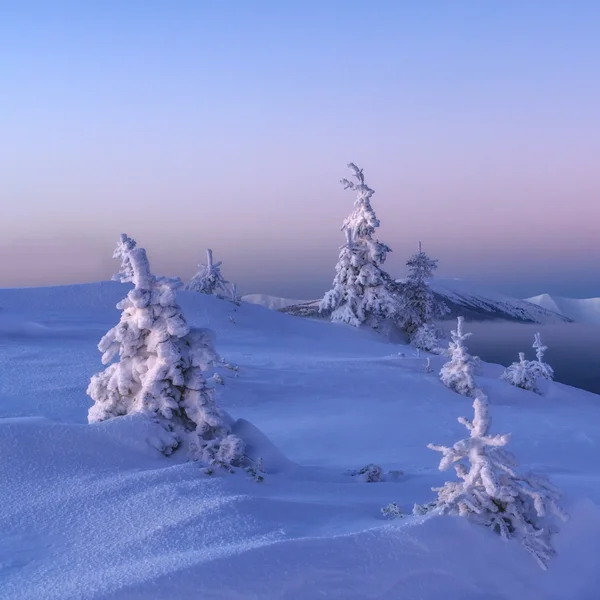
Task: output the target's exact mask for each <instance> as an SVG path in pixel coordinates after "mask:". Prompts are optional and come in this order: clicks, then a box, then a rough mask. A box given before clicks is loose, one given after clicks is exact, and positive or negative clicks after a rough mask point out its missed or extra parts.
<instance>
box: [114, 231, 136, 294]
mask: <svg viewBox="0 0 600 600" xmlns="http://www.w3.org/2000/svg"><path fill="white" fill-rule="evenodd" d="M135 246H136V242H135V240H134V239H133V238H130V237H129V236H128V235H127V234H126V233H122V234H121V239H120V240H119V243H118V244H117V247H116V248H115V251H114V252H113V258H116V259H118V260H120V261H121V270H120V271H119V272H118V273H115V274H114V275H113V276H112V280H113V281H120V282H121V283H131V282H132V281H133V267H132V266H131V261H130V260H129V253H130V252H131V251H132V250H133V249H134V248H135Z"/></svg>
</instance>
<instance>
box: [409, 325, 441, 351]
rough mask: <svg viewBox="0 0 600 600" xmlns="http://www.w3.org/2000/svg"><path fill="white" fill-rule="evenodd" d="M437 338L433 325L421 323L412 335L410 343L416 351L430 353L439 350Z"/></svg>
mask: <svg viewBox="0 0 600 600" xmlns="http://www.w3.org/2000/svg"><path fill="white" fill-rule="evenodd" d="M439 341H440V340H439V338H438V335H437V331H436V329H435V325H433V323H423V325H421V326H420V327H419V329H417V330H416V331H415V333H414V334H413V335H412V337H411V339H410V342H411V344H412V345H413V346H414V347H415V348H417V350H426V351H427V352H432V351H434V350H437V349H438V348H439Z"/></svg>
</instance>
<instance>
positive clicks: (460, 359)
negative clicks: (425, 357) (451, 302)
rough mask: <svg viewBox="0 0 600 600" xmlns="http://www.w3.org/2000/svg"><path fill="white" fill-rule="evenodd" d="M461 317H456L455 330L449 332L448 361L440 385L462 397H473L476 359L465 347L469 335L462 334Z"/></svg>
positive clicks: (441, 373) (441, 372)
mask: <svg viewBox="0 0 600 600" xmlns="http://www.w3.org/2000/svg"><path fill="white" fill-rule="evenodd" d="M463 322H464V318H463V317H458V324H457V326H456V329H455V330H453V331H452V332H451V334H450V335H451V338H452V339H451V341H450V344H449V351H450V360H449V361H448V362H447V363H446V364H445V365H444V366H443V367H442V370H441V371H440V379H441V381H442V383H443V384H444V385H445V386H447V387H449V388H450V389H451V390H454V391H455V392H457V393H459V394H462V395H463V396H474V394H475V392H476V385H475V367H476V366H477V362H478V360H479V359H478V358H477V357H474V356H471V355H470V354H469V352H468V350H467V346H466V345H465V340H466V339H467V338H468V337H469V336H470V335H471V333H464V332H463Z"/></svg>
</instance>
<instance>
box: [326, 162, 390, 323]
mask: <svg viewBox="0 0 600 600" xmlns="http://www.w3.org/2000/svg"><path fill="white" fill-rule="evenodd" d="M348 167H349V168H350V169H351V170H352V174H353V176H354V177H355V179H356V182H354V181H348V180H347V179H342V184H343V186H344V189H351V190H354V191H356V200H355V201H354V210H353V211H352V213H351V214H350V215H349V216H348V218H346V220H345V221H344V223H343V225H342V231H344V233H345V236H346V243H345V244H344V245H343V246H342V247H341V249H340V255H339V260H338V263H337V265H336V268H335V270H336V275H335V278H334V280H333V287H332V289H331V290H330V291H328V292H327V293H326V294H325V296H324V297H323V299H322V300H321V303H320V305H319V311H320V312H321V313H324V314H329V315H330V317H331V320H332V321H340V322H343V323H348V324H349V325H353V326H354V327H359V326H360V325H363V324H367V325H370V326H372V327H374V328H378V327H379V326H380V324H381V323H382V321H384V320H386V319H395V318H396V317H397V314H398V300H397V298H396V296H395V294H394V291H393V288H394V283H393V282H392V280H391V278H390V276H389V275H388V274H387V272H386V271H384V270H383V268H382V265H383V263H384V262H385V259H386V257H387V254H388V252H391V250H390V248H389V247H388V246H386V245H385V244H383V243H381V242H380V241H379V240H377V239H374V235H375V230H376V229H377V227H379V220H378V219H377V217H376V216H375V211H374V210H373V208H372V206H371V197H372V196H373V194H374V191H373V190H372V189H371V188H370V187H369V186H368V185H367V184H366V183H365V178H364V175H363V172H362V169H359V168H358V167H357V166H356V165H355V164H353V163H350V164H349V165H348Z"/></svg>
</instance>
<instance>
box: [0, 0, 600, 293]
mask: <svg viewBox="0 0 600 600" xmlns="http://www.w3.org/2000/svg"><path fill="white" fill-rule="evenodd" d="M599 31H600V2H596V1H589V2H583V1H578V0H571V1H569V2H567V1H565V0H561V1H553V0H538V1H536V0H502V1H494V0H486V1H482V0H472V1H467V0H463V1H458V0H457V1H454V2H451V1H441V0H440V1H434V0H412V1H408V0H407V1H404V2H403V1H401V0H394V1H385V0H377V1H368V0H364V1H362V2H356V1H341V0H329V1H325V0H320V1H317V0H308V1H307V0H303V1H302V2H299V1H295V0H285V1H284V0H278V1H266V0H259V1H256V2H251V1H250V0H247V1H244V2H242V1H239V2H234V1H227V0H214V1H210V2H209V1H202V0H195V1H185V0H177V1H174V2H173V1H167V0H162V1H154V0H139V1H136V0H118V1H116V0H115V1H111V0H102V1H100V0H86V1H79V0H72V1H64V2H59V1H54V0H43V1H42V0H40V1H39V2H31V1H28V0H5V1H4V2H2V1H0V56H1V58H0V182H1V183H0V186H1V188H0V192H1V193H0V198H1V199H2V200H1V208H2V210H1V211H0V286H21V285H42V284H58V283H71V282H83V281H94V280H99V279H108V278H109V277H110V275H111V273H113V272H114V271H115V270H116V267H117V265H116V264H114V261H112V260H111V254H112V250H113V247H114V245H115V243H116V241H117V239H118V236H119V234H120V233H121V232H122V231H124V232H127V233H128V234H130V235H131V236H133V237H134V238H136V239H137V241H138V243H139V245H141V246H144V247H146V248H147V250H148V254H149V257H150V259H151V262H152V265H153V268H154V270H155V271H156V272H158V273H161V274H177V275H181V276H183V277H185V278H187V277H189V276H190V275H191V274H192V273H193V272H194V270H195V266H196V264H197V263H198V262H200V261H204V252H205V248H206V247H207V246H210V247H212V248H213V250H214V253H215V258H216V259H218V260H223V262H224V266H223V274H224V275H225V276H226V278H228V279H230V280H233V281H236V282H237V283H238V289H239V290H240V291H241V292H243V293H248V292H264V293H272V294H277V295H285V296H288V297H297V298H311V297H316V296H319V295H321V294H322V293H323V292H324V291H325V290H326V289H328V287H329V285H330V283H331V280H332V278H333V275H334V266H335V263H336V260H337V254H338V246H339V245H340V244H341V243H342V242H343V236H342V234H341V233H340V231H339V228H340V226H341V223H342V221H343V219H344V218H345V217H346V215H347V214H348V213H349V212H350V211H351V209H352V202H353V194H352V193H351V192H350V191H346V192H344V191H343V189H342V186H341V185H340V184H339V179H340V178H341V177H346V176H347V175H348V173H347V169H346V163H348V162H349V161H354V162H356V163H357V164H358V165H359V166H361V167H363V168H364V172H365V175H366V179H367V183H369V185H370V186H371V187H372V188H373V189H374V190H375V192H376V193H375V196H374V197H373V207H374V208H375V210H376V212H377V215H378V217H379V218H380V220H381V223H382V225H381V228H380V230H379V237H380V239H381V240H382V241H384V242H386V243H387V244H388V245H389V246H391V247H392V249H393V253H392V254H391V255H390V258H389V261H388V263H386V264H387V267H388V270H389V272H390V273H391V274H392V275H394V276H402V275H404V274H405V269H404V263H405V261H406V259H407V258H408V256H409V255H410V254H411V253H412V252H413V251H414V250H415V249H416V246H417V242H418V240H423V242H424V244H425V249H426V250H428V251H429V252H430V253H431V254H432V255H434V256H436V257H437V258H439V259H440V269H439V276H440V277H461V278H469V279H476V280H478V281H480V282H484V283H487V284H493V285H494V286H495V287H496V288H498V289H500V290H502V291H505V292H507V293H512V294H515V295H520V296H528V295H533V294H538V293H541V292H550V293H558V294H562V295H572V296H592V295H593V296H600V266H599V265H600V259H599V257H600V218H599V217H600V167H599V162H598V161H599V158H600V35H599V33H598V32H599Z"/></svg>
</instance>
